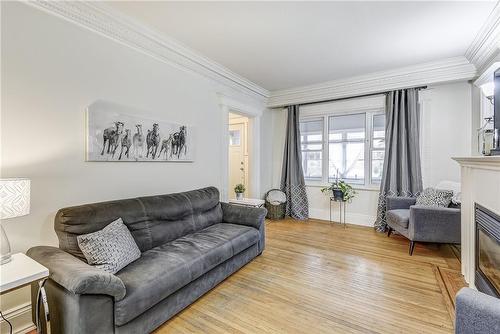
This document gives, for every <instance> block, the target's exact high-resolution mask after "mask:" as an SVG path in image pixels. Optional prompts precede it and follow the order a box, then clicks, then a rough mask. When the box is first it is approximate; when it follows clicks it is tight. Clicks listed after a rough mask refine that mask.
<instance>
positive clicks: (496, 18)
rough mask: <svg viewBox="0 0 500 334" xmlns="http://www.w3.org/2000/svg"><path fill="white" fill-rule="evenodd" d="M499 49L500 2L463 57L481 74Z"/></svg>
mask: <svg viewBox="0 0 500 334" xmlns="http://www.w3.org/2000/svg"><path fill="white" fill-rule="evenodd" d="M499 47H500V2H499V3H497V4H496V6H495V8H493V11H492V12H491V14H490V15H489V16H488V19H487V20H486V22H485V23H484V24H483V26H482V27H481V29H480V30H479V32H478V33H477V35H476V37H475V38H474V40H473V41H472V43H471V45H470V46H469V48H468V49H467V51H466V53H465V57H466V58H467V59H468V60H469V61H470V62H471V63H472V64H474V66H476V69H477V71H478V73H481V72H482V71H483V70H484V69H486V67H488V64H489V63H490V62H491V60H492V59H493V58H494V57H495V56H496V55H497V54H498V53H499Z"/></svg>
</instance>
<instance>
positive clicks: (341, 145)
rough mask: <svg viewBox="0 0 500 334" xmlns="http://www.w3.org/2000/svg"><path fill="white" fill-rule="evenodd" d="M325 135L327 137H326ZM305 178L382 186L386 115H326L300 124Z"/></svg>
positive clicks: (374, 112)
mask: <svg viewBox="0 0 500 334" xmlns="http://www.w3.org/2000/svg"><path fill="white" fill-rule="evenodd" d="M325 134H326V135H325ZM300 143H301V151H302V168H303V171H304V178H305V179H306V180H309V181H321V182H324V183H326V182H332V181H333V180H334V179H335V178H336V177H337V176H338V177H339V178H341V179H343V180H346V181H347V182H349V183H351V184H358V185H373V184H378V183H380V181H381V179H382V170H383V167H384V154H385V115H384V114H383V112H382V111H381V110H376V111H370V112H362V113H361V112H357V113H350V114H333V115H332V114H325V115H322V116H319V117H314V118H307V117H306V118H303V119H301V120H300Z"/></svg>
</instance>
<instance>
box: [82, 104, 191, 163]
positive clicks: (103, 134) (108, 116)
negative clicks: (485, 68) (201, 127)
mask: <svg viewBox="0 0 500 334" xmlns="http://www.w3.org/2000/svg"><path fill="white" fill-rule="evenodd" d="M139 114H140V115H141V116H138V115H139ZM143 114H144V113H143V112H139V111H136V110H133V109H131V108H128V107H124V106H120V105H118V104H115V103H111V102H106V101H96V102H94V103H92V104H91V105H90V106H89V107H88V108H87V132H86V133H87V150H86V152H87V157H86V159H87V161H163V162H165V161H184V162H192V161H193V160H194V145H193V143H194V140H193V139H194V129H193V127H192V126H188V125H185V124H177V123H172V122H168V121H162V120H158V119H154V118H147V117H143V116H142V115H143Z"/></svg>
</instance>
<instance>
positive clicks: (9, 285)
mask: <svg viewBox="0 0 500 334" xmlns="http://www.w3.org/2000/svg"><path fill="white" fill-rule="evenodd" d="M48 277H49V270H48V269H47V268H45V267H44V266H42V265H41V264H40V263H38V262H36V261H35V260H33V259H32V258H30V257H28V256H27V255H26V254H23V253H16V254H13V255H12V259H11V261H10V262H7V263H4V264H2V265H1V266H0V295H3V294H4V293H8V292H10V291H13V290H16V289H19V288H22V287H24V286H26V285H29V284H31V283H34V282H38V296H37V301H36V310H37V312H36V317H35V319H36V324H35V325H36V326H37V332H38V333H41V319H40V316H39V314H38V313H39V310H40V309H43V312H44V319H45V324H46V326H45V328H46V333H50V319H49V307H48V303H47V295H46V293H45V288H44V287H43V285H44V283H45V280H46V279H47V278H48ZM31 302H32V303H33V301H31ZM41 306H43V307H41Z"/></svg>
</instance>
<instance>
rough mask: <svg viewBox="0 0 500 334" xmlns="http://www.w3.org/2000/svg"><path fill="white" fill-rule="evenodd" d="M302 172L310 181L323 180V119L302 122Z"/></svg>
mask: <svg viewBox="0 0 500 334" xmlns="http://www.w3.org/2000/svg"><path fill="white" fill-rule="evenodd" d="M300 148H301V151H302V170H303V171H304V177H306V178H308V179H321V177H322V175H323V173H322V169H323V167H322V161H323V119H319V120H318V119H316V120H307V121H303V122H300Z"/></svg>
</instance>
